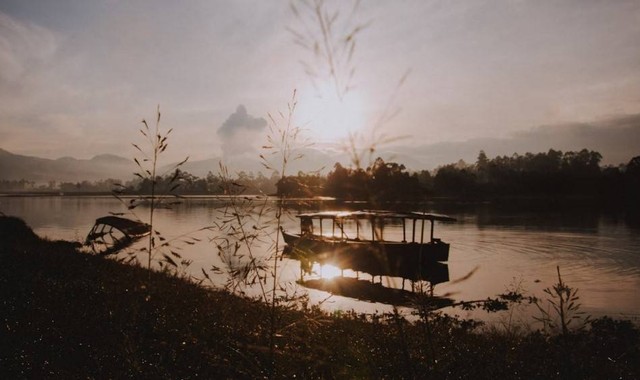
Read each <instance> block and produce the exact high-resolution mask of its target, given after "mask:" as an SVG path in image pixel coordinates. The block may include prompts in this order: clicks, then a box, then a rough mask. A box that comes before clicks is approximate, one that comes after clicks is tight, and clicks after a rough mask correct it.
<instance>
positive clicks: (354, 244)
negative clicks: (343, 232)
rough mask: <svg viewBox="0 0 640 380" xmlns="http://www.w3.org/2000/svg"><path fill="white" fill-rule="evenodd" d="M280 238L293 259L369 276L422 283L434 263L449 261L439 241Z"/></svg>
mask: <svg viewBox="0 0 640 380" xmlns="http://www.w3.org/2000/svg"><path fill="white" fill-rule="evenodd" d="M282 234H283V237H284V240H285V242H286V243H287V245H288V249H287V251H288V253H289V254H290V256H291V257H293V258H296V259H298V260H301V261H303V260H306V261H312V262H318V263H320V264H331V265H334V266H336V267H338V268H341V269H351V270H354V271H360V272H366V273H369V274H371V275H385V276H397V277H403V278H408V279H412V280H417V279H425V278H427V277H429V271H430V270H432V269H433V268H434V263H435V262H439V261H448V259H449V244H447V243H444V242H442V241H440V240H435V241H433V242H429V243H425V244H420V243H403V242H388V241H384V242H372V241H359V240H339V239H324V238H323V239H320V238H318V237H316V236H308V237H307V236H302V237H301V236H300V235H296V234H289V233H287V232H285V231H282Z"/></svg>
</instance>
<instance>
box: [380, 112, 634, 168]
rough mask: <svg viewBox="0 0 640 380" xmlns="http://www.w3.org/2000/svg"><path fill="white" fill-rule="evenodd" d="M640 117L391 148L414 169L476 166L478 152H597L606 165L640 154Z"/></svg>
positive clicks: (507, 153)
mask: <svg viewBox="0 0 640 380" xmlns="http://www.w3.org/2000/svg"><path fill="white" fill-rule="evenodd" d="M638 141H640V114H632V115H619V116H615V117H610V118H607V119H603V120H595V121H591V122H584V123H564V124H553V125H543V126H538V127H534V128H531V129H529V130H527V131H523V132H518V133H514V134H513V135H511V136H510V137H506V138H492V137H486V138H478V139H470V140H466V141H458V142H442V143H436V144H422V145H416V146H411V147H390V148H389V150H390V151H395V152H401V153H398V154H397V155H396V161H398V162H403V163H404V162H407V163H408V165H407V166H408V167H410V168H411V169H433V168H435V167H437V166H440V165H444V164H448V163H452V162H457V161H458V160H459V159H463V160H465V161H466V162H468V163H473V162H475V161H476V158H477V157H478V152H480V150H484V151H485V152H486V154H487V156H489V157H495V156H503V155H507V156H510V155H512V154H514V153H518V154H524V153H527V152H532V153H537V152H546V151H548V150H549V149H556V150H562V151H569V150H573V151H576V150H581V149H583V148H586V149H589V150H595V151H598V152H600V153H601V154H602V156H603V160H602V161H603V162H602V163H603V164H604V165H618V164H621V163H625V164H626V163H627V162H629V160H630V159H631V158H633V157H635V156H638V155H640V148H639V145H638Z"/></svg>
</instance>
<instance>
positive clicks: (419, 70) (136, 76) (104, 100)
mask: <svg viewBox="0 0 640 380" xmlns="http://www.w3.org/2000/svg"><path fill="white" fill-rule="evenodd" d="M305 4H313V1H307V2H306V3H305V2H301V1H291V2H290V1H285V0H269V1H264V0H237V1H218V0H192V1H188V2H177V1H168V0H153V1H151V0H148V1H147V0H135V1H120V0H95V1H84V0H58V1H45V0H41V1H33V0H1V1H0V68H1V69H0V148H2V149H5V150H8V151H10V152H12V153H17V154H23V155H33V156H39V157H45V158H58V157H63V156H72V157H76V158H90V157H92V156H94V155H97V154H103V153H111V154H118V155H122V156H125V157H130V156H133V155H134V153H135V152H134V151H133V148H132V146H131V143H139V142H140V141H142V139H141V136H140V135H139V134H138V132H137V131H138V129H139V128H140V127H141V123H140V121H141V120H142V119H147V120H155V117H156V109H157V107H158V106H159V107H160V111H161V113H162V119H161V122H160V123H161V124H160V125H161V127H162V128H164V129H165V130H166V129H169V128H173V132H172V135H171V137H170V140H169V148H168V150H167V151H166V154H165V159H167V160H169V161H171V160H176V161H177V160H181V159H182V158H183V157H185V156H190V157H191V160H199V159H209V158H213V157H224V158H225V159H228V160H233V157H234V155H236V156H239V155H247V154H251V155H253V154H255V153H256V151H257V149H258V147H259V146H261V145H262V144H264V141H266V137H265V136H266V134H268V133H269V132H268V131H269V127H274V122H275V124H279V123H282V119H281V118H280V117H279V113H280V112H282V113H283V114H284V115H285V116H286V115H287V111H288V104H292V101H293V94H294V90H295V101H296V102H297V103H296V104H297V105H296V108H295V113H294V124H295V125H297V126H301V127H303V128H304V134H305V135H306V137H308V138H309V139H310V140H311V141H313V142H315V144H316V147H317V149H325V150H336V149H339V148H340V147H341V146H344V143H345V141H346V139H347V136H348V135H349V133H352V134H355V135H356V136H357V141H358V144H362V145H364V146H366V145H367V144H371V143H372V142H377V141H383V140H384V139H386V138H389V139H392V140H394V142H393V143H392V144H393V149H394V150H395V151H400V152H404V153H405V154H411V152H416V153H415V155H414V156H415V157H419V156H420V152H427V151H429V152H431V151H433V148H434V147H440V149H441V150H442V149H443V150H446V151H448V153H449V155H448V156H446V157H443V158H442V159H443V160H447V159H449V157H456V155H457V156H460V157H461V158H462V157H469V156H470V155H473V154H475V155H477V149H478V148H484V149H486V150H488V151H487V154H488V155H489V156H490V157H491V156H492V155H496V154H504V153H503V152H502V151H500V146H503V145H504V144H502V143H501V142H504V141H511V142H518V144H519V145H518V144H515V143H514V144H513V145H512V146H513V149H516V147H517V149H522V150H527V149H529V150H533V149H539V150H543V151H544V150H547V149H548V148H555V149H569V148H571V149H578V148H577V147H578V146H577V145H576V148H572V145H571V144H570V143H567V142H570V141H576V142H579V143H581V144H583V145H589V144H591V145H593V146H582V147H585V148H589V149H596V150H597V149H598V148H600V147H601V146H603V147H608V148H602V149H609V151H611V152H612V153H610V154H609V161H613V162H614V163H619V162H615V160H619V161H620V162H623V161H624V160H628V159H629V158H631V157H632V156H633V155H640V148H635V149H636V151H635V153H634V144H635V143H636V142H637V143H638V144H636V145H635V146H638V147H640V141H634V140H633V139H637V136H639V134H638V133H637V131H638V126H640V124H638V120H640V118H638V117H637V116H638V115H639V114H640V43H638V41H640V1H637V0H635V1H625V0H616V1H604V0H602V1H599V0H566V1H551V0H530V1H527V0H503V1H483V0H467V1H464V0H460V1H424V0H413V1H412V0H399V1H373V0H363V1H360V2H356V3H353V2H348V1H328V0H327V1H326V2H325V3H324V5H323V7H322V9H323V11H325V12H326V15H327V19H333V20H334V21H333V24H332V28H331V35H330V36H329V37H328V38H327V39H324V38H323V34H322V29H321V28H320V23H319V22H318V20H317V18H315V17H314V16H315V13H314V9H313V8H312V7H309V6H307V5H305ZM334 15H335V18H333V16H334ZM351 32H355V33H351ZM316 42H317V49H318V52H319V54H316V53H315V52H314V47H315V46H316V45H315V43H316ZM327 44H328V45H329V46H331V47H333V49H332V55H331V57H329V56H328V55H327V54H323V53H322V52H324V51H325V50H324V48H325V47H326V46H327ZM331 67H333V70H332V69H331ZM269 115H271V117H270V116H269ZM629 120H635V121H634V122H633V123H631V124H629ZM620 121H622V122H620ZM620 123H622V124H624V127H619V125H620ZM625 123H626V124H625ZM581 125H582V126H587V127H585V128H587V129H585V128H582V127H580V126H581ZM275 127H278V125H275ZM589 128H591V129H589ZM594 128H595V129H597V131H598V133H592V134H591V135H593V136H595V137H594V138H593V139H592V140H588V139H585V138H584V136H582V135H581V134H584V133H585V131H589V130H593V129H594ZM608 131H610V132H611V134H615V138H613V137H612V138H609V137H608V136H609V134H608ZM632 132H633V133H632ZM556 133H557V136H558V138H557V139H554V136H555V134H556ZM625 134H628V138H626V139H625V138H624V137H625ZM591 135H589V136H591ZM523 136H528V140H527V141H529V142H530V144H529V145H527V144H523V143H522V141H524V140H523V138H522V137H523ZM573 137H575V139H574V140H572V139H573ZM630 139H632V140H631V141H629V140H630ZM483 141H484V142H486V144H485V145H486V147H485V145H483V143H482V142H483ZM556 141H557V143H556ZM602 141H606V144H604V143H603V145H599V144H600V143H599V142H602ZM615 141H622V142H624V143H626V145H625V146H624V147H619V148H618V149H616V147H618V145H616V144H617V143H614V142H615ZM544 144H548V145H551V144H558V145H560V146H548V147H547V146H546V145H544ZM607 144H608V145H607ZM574 145H575V144H574ZM623 145H624V144H623ZM510 147H511V146H510ZM423 148H424V149H423ZM427 148H429V149H431V150H429V149H427ZM622 148H624V149H625V150H624V151H622ZM456 149H459V151H457V150H456ZM465 149H466V150H465ZM470 149H473V150H474V151H471V150H470ZM505 149H506V148H505ZM522 150H521V151H519V153H524V151H522ZM609 151H607V152H609ZM607 152H604V153H605V154H604V155H605V161H607V158H608V157H607V154H608V153H607ZM616 152H617V154H618V155H617V156H614V154H615V153H616ZM612 157H613V158H612ZM445 163H448V162H440V164H445ZM430 164H434V163H433V162H431V163H430Z"/></svg>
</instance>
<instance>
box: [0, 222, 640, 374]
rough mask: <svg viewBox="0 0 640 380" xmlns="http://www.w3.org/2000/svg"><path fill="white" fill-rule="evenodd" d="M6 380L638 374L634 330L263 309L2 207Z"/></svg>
mask: <svg viewBox="0 0 640 380" xmlns="http://www.w3.org/2000/svg"><path fill="white" fill-rule="evenodd" d="M0 259H1V262H2V264H1V265H0V378H7V379H9V378H10V379H13V378H65V379H68V378H123V377H135V378H154V379H161V378H196V377H199V378H221V377H222V378H262V377H274V378H283V377H293V376H294V375H295V376H296V377H298V378H382V377H385V378H434V379H442V378H473V379H483V378H487V379H494V378H509V379H510V378H523V379H531V378H544V379H553V378H557V379H569V378H585V379H607V378H611V379H613V378H629V379H631V378H640V343H639V332H638V330H637V329H636V328H635V327H634V326H633V325H631V324H630V323H629V322H624V321H614V320H610V319H600V320H597V321H594V322H593V323H592V324H591V326H590V328H589V329H587V330H585V331H582V332H573V333H571V334H568V335H559V336H549V335H545V334H542V333H537V332H534V333H527V334H521V335H513V334H506V333H500V332H487V331H485V330H483V329H481V328H478V327H477V326H476V324H474V323H469V322H466V321H461V320H457V319H451V318H447V317H444V316H437V315H434V316H430V317H429V318H428V320H426V321H425V320H422V321H419V322H417V323H408V322H406V321H405V320H404V319H402V318H396V317H394V316H393V315H384V316H377V317H375V318H364V317H362V316H358V315H352V314H348V313H347V314H343V315H341V316H339V317H338V316H329V315H326V314H324V313H322V312H320V311H318V310H305V311H299V310H285V309H278V311H277V316H278V321H277V325H278V326H279V330H278V334H277V337H276V339H277V349H276V352H275V356H274V357H272V356H271V355H270V353H269V339H270V329H269V326H270V325H269V313H270V311H269V308H268V306H267V305H263V304H261V303H258V302H255V301H251V300H247V299H243V298H239V297H236V296H233V295H230V294H228V293H226V292H222V291H212V290H207V289H204V288H202V287H201V286H198V285H196V284H193V283H192V282H189V281H186V280H184V279H182V278H180V277H177V276H175V275H172V274H170V273H159V272H151V273H150V272H149V271H147V270H145V269H142V268H140V267H136V266H130V265H124V264H120V263H117V262H115V261H113V260H109V259H104V258H101V257H96V256H90V255H87V254H82V253H79V252H77V251H76V247H75V246H74V245H73V244H72V243H69V242H52V241H46V240H41V239H40V238H38V237H37V236H36V235H34V234H33V232H32V231H31V230H30V229H29V228H28V227H27V226H26V225H25V224H24V223H23V222H22V221H21V220H19V219H15V218H10V217H1V216H0Z"/></svg>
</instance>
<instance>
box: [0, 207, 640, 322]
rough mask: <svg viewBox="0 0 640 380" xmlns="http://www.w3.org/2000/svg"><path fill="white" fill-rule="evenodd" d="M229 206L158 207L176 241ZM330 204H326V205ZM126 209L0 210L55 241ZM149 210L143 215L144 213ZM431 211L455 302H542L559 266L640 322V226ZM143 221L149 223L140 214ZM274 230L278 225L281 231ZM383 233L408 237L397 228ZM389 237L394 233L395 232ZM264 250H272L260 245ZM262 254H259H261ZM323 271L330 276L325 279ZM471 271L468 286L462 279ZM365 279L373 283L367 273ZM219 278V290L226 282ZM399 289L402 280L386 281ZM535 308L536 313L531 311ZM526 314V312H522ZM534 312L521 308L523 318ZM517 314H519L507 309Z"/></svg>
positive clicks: (288, 280) (587, 294) (197, 269)
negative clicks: (509, 297) (507, 294)
mask: <svg viewBox="0 0 640 380" xmlns="http://www.w3.org/2000/svg"><path fill="white" fill-rule="evenodd" d="M224 206H225V202H223V201H221V200H219V199H218V200H216V199H213V198H188V199H186V200H185V201H184V202H183V203H182V204H180V205H178V206H175V207H174V208H173V209H171V210H169V209H160V210H158V211H157V214H156V215H157V219H156V220H157V229H158V230H160V231H161V232H162V233H163V234H164V235H166V236H168V237H171V236H177V235H180V234H183V233H189V232H192V231H196V230H198V229H200V228H201V227H203V226H208V225H211V224H212V223H213V222H214V221H216V220H217V218H219V217H220V215H221V213H222V210H223V208H224ZM327 207H329V206H327ZM122 209H123V207H122V206H121V204H120V203H119V202H118V201H117V200H115V199H114V198H112V197H0V211H1V212H3V213H4V214H6V215H14V216H18V217H21V218H23V219H24V220H25V221H26V222H27V223H28V224H29V225H30V226H31V227H32V228H33V229H34V230H35V232H36V233H37V234H39V235H40V236H46V237H48V238H51V239H66V240H84V238H85V236H86V234H87V233H88V231H89V229H90V228H91V227H92V225H93V223H94V221H95V219H96V218H98V217H100V216H104V215H107V214H108V213H109V212H110V211H112V212H121V211H123V210H122ZM144 211H145V210H140V213H141V215H142V216H144ZM428 211H434V212H441V213H446V214H448V215H451V216H454V217H456V218H457V219H458V221H457V222H456V223H453V224H439V225H436V237H439V238H441V239H442V240H444V241H446V242H448V243H450V244H451V251H450V261H449V263H448V270H449V278H450V279H451V281H449V282H445V283H441V284H438V285H437V286H436V288H435V290H436V292H435V293H436V294H439V295H449V296H450V297H452V298H454V299H456V300H471V299H482V298H486V297H488V296H495V295H496V294H499V293H502V292H504V291H506V290H510V289H513V288H514V287H518V288H519V289H521V290H524V291H526V292H527V293H528V294H533V295H537V296H538V297H543V296H544V293H543V292H542V290H543V289H544V288H545V287H549V286H551V285H552V284H553V283H554V282H555V281H556V280H557V274H556V266H560V269H561V272H562V276H563V279H564V280H565V282H567V283H568V284H569V285H570V286H572V287H576V288H578V289H579V295H580V297H581V302H582V309H581V310H583V311H585V312H586V313H588V314H591V315H594V316H602V315H610V316H615V317H623V318H630V319H634V320H638V318H640V297H638V294H637V292H638V290H639V289H640V233H639V232H640V230H639V229H638V228H637V227H635V228H634V227H631V226H628V225H627V224H625V222H624V220H621V219H618V218H616V217H615V215H600V214H597V213H594V212H589V211H585V210H575V209H573V210H571V211H562V212H561V211H557V210H547V211H546V212H523V211H518V212H514V211H501V210H497V209H495V208H494V207H490V206H486V205H485V206H482V205H481V206H477V205H476V206H472V207H463V208H460V207H451V206H438V205H434V206H432V207H431V209H430V210H428ZM295 213H296V211H294V210H290V215H288V216H287V217H286V218H285V221H284V228H285V229H288V230H292V231H297V230H298V225H297V223H298V222H297V219H296V218H295V217H293V215H295ZM143 219H144V218H143ZM274 230H275V229H274ZM389 231H390V232H386V231H385V237H386V238H388V239H389V240H391V239H393V235H394V234H396V235H397V236H401V234H402V232H401V231H398V230H395V231H394V229H393V228H390V229H389ZM215 234H216V232H215V231H213V232H205V233H202V232H201V233H199V234H197V235H195V236H197V237H200V238H202V242H201V243H198V244H196V245H194V246H188V247H186V248H185V250H184V251H183V256H184V257H185V258H188V259H190V260H192V261H193V264H192V265H191V266H190V269H189V270H190V271H191V272H192V273H193V274H194V275H195V276H202V274H201V268H204V269H208V268H210V267H211V266H212V265H216V266H223V263H222V261H221V259H220V257H219V255H218V252H217V250H216V248H215V246H214V245H213V244H212V243H210V242H209V238H212V237H214V235H215ZM388 234H391V236H388ZM261 249H262V252H263V254H265V252H266V248H264V247H263V248H261ZM258 250H260V248H259V249H258ZM326 271H328V269H326V270H325V271H323V275H326V273H325V272H326ZM472 271H473V275H472V276H471V277H469V278H468V279H465V280H463V281H456V280H457V279H461V278H463V277H465V276H466V275H467V274H469V273H470V272H472ZM281 273H282V277H280V281H281V282H282V283H283V284H289V285H290V286H292V287H295V280H296V279H298V277H299V263H298V262H297V261H295V260H288V259H284V260H283V261H282V270H281ZM363 276H364V277H362V276H361V278H366V275H363ZM225 280H226V278H225V277H224V276H223V275H219V276H216V277H215V278H214V281H215V282H216V283H217V284H218V285H222V284H224V283H225ZM384 282H385V283H386V284H387V285H392V286H395V287H399V286H400V283H399V280H398V279H384ZM297 290H298V291H301V290H302V291H308V292H309V296H310V298H311V300H312V302H320V301H322V300H325V299H326V298H327V297H328V294H327V293H324V292H321V291H317V290H307V289H306V288H301V289H297ZM322 306H323V307H324V308H326V309H328V310H351V309H354V310H356V311H360V312H375V311H388V310H390V307H389V306H388V305H383V304H379V303H367V302H363V301H357V300H354V299H351V298H345V297H339V296H333V297H330V298H329V299H328V300H325V301H324V302H323V303H322ZM528 309H533V308H532V307H529V308H528ZM448 312H450V313H454V314H458V315H462V316H471V317H476V318H478V317H479V318H484V319H489V320H490V319H492V318H493V319H496V318H505V316H504V313H503V314H502V315H498V316H496V315H493V316H486V315H482V314H479V313H478V312H475V313H469V312H464V311H461V310H458V309H455V310H450V311H448ZM518 312H520V311H518ZM534 312H535V311H534V310H529V311H521V313H522V314H523V315H527V314H529V315H530V314H531V313H534ZM510 316H511V317H513V313H510Z"/></svg>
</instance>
